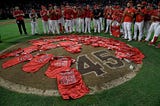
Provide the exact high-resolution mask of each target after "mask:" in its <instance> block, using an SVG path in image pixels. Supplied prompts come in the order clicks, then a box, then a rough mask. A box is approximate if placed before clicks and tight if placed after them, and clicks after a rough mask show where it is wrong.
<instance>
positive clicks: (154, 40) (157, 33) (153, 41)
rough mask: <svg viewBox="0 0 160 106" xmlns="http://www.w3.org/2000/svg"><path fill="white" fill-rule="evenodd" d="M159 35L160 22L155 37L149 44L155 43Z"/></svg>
mask: <svg viewBox="0 0 160 106" xmlns="http://www.w3.org/2000/svg"><path fill="white" fill-rule="evenodd" d="M159 35H160V24H159V25H158V26H157V28H156V30H155V33H154V36H153V39H152V40H151V42H149V45H154V44H155V43H156V41H157V40H158V36H159Z"/></svg>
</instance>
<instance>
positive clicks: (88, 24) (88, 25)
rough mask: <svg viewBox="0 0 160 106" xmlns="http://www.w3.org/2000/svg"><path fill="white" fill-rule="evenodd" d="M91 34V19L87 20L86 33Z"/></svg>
mask: <svg viewBox="0 0 160 106" xmlns="http://www.w3.org/2000/svg"><path fill="white" fill-rule="evenodd" d="M87 30H88V33H91V18H85V33H87Z"/></svg>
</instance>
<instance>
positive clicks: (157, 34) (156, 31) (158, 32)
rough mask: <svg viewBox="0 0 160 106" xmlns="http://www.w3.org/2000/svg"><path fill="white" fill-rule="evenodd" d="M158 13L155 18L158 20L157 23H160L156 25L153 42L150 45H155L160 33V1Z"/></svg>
mask: <svg viewBox="0 0 160 106" xmlns="http://www.w3.org/2000/svg"><path fill="white" fill-rule="evenodd" d="M156 13H157V15H156V16H154V17H153V18H154V20H156V22H157V23H159V24H158V25H156V27H155V28H156V30H155V33H154V36H153V39H152V40H151V42H150V43H149V45H153V44H155V43H156V41H157V40H158V36H159V35H160V2H159V4H158V10H157V11H156ZM151 26H152V25H151Z"/></svg>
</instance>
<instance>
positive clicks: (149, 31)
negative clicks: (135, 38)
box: [145, 21, 159, 41]
mask: <svg viewBox="0 0 160 106" xmlns="http://www.w3.org/2000/svg"><path fill="white" fill-rule="evenodd" d="M158 24H159V22H158V21H156V22H152V24H151V26H150V27H149V30H148V34H147V36H146V39H145V40H146V41H149V39H150V37H151V34H152V32H153V31H154V32H155V30H156V28H157V26H158Z"/></svg>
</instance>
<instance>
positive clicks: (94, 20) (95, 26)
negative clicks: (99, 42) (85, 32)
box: [93, 19, 97, 33]
mask: <svg viewBox="0 0 160 106" xmlns="http://www.w3.org/2000/svg"><path fill="white" fill-rule="evenodd" d="M96 21H97V20H96V19H93V24H94V33H96V32H97V22H96Z"/></svg>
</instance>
